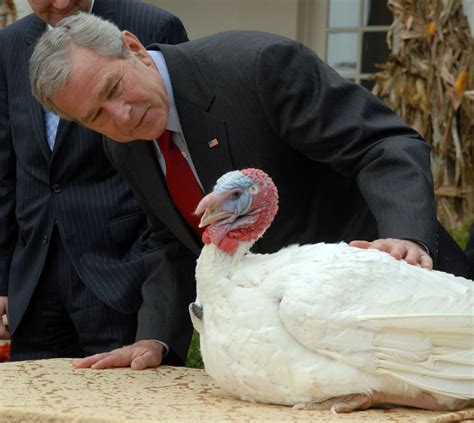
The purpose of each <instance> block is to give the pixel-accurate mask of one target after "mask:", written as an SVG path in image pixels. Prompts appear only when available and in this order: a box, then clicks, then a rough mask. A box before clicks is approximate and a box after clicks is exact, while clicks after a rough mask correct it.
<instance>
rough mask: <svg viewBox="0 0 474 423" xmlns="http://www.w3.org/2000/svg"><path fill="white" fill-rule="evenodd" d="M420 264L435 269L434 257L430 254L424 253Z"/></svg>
mask: <svg viewBox="0 0 474 423" xmlns="http://www.w3.org/2000/svg"><path fill="white" fill-rule="evenodd" d="M420 264H421V267H423V268H425V269H429V270H432V269H433V259H432V258H431V257H430V256H429V255H428V254H422V256H421V259H420Z"/></svg>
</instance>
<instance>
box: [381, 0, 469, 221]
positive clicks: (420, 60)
mask: <svg viewBox="0 0 474 423" xmlns="http://www.w3.org/2000/svg"><path fill="white" fill-rule="evenodd" d="M387 4H388V7H389V9H390V10H391V11H392V13H393V15H394V22H393V24H392V26H391V28H390V30H389V33H388V34H387V42H388V44H389V46H390V47H392V41H393V44H394V49H393V51H394V52H393V54H391V55H390V57H389V59H388V61H387V63H385V64H383V65H380V66H379V67H380V69H381V71H380V72H377V73H376V74H375V75H374V79H375V86H374V88H373V92H374V93H375V94H376V95H379V96H381V97H382V98H383V99H384V100H385V101H386V103H387V104H388V105H389V106H390V107H391V108H392V109H393V110H395V111H396V112H397V113H398V114H399V115H400V116H401V117H402V119H404V120H405V121H406V122H407V123H408V124H410V125H411V126H412V127H413V128H414V129H416V130H417V131H418V132H420V134H421V135H422V136H423V137H424V138H425V139H426V140H427V141H428V142H429V143H430V144H431V146H432V157H431V159H432V163H431V165H432V173H433V179H434V185H435V195H436V199H437V211H438V217H439V218H440V220H441V221H442V223H444V224H445V225H446V226H447V227H449V228H450V227H453V226H455V225H457V224H458V223H460V222H462V221H463V220H465V219H469V218H471V217H472V216H473V215H474V41H473V38H472V35H471V30H470V28H469V24H468V21H467V19H466V16H465V14H464V11H463V8H462V2H461V0H389V1H388V3H387Z"/></svg>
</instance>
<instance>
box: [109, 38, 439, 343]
mask: <svg viewBox="0 0 474 423" xmlns="http://www.w3.org/2000/svg"><path fill="white" fill-rule="evenodd" d="M151 48H159V49H160V50H161V52H162V53H163V55H164V57H165V60H166V64H167V66H168V69H169V73H170V76H171V82H172V85H173V91H174V96H175V101H176V106H177V110H178V114H179V117H180V121H181V125H182V128H183V132H184V135H185V138H186V141H187V144H188V147H189V150H190V153H191V156H192V160H193V163H194V165H195V167H196V170H197V173H198V175H199V178H200V180H201V182H202V184H203V186H204V189H205V191H210V190H211V189H212V187H213V185H214V183H215V181H216V179H217V178H218V177H220V176H221V175H222V174H223V173H225V172H227V171H229V170H233V169H243V168H247V167H256V168H261V169H263V170H265V171H266V172H267V173H268V174H269V175H271V177H272V178H273V179H274V181H275V183H276V186H277V187H278V189H279V194H280V202H279V205H280V207H279V212H278V214H277V216H276V219H275V221H274V224H273V225H272V227H271V228H270V229H269V230H268V231H267V232H266V233H265V235H264V236H263V238H262V239H261V240H260V241H259V242H258V243H257V245H256V246H255V248H254V249H255V250H257V251H259V252H274V251H276V250H278V249H280V248H281V247H283V246H287V245H289V244H292V243H301V244H304V243H314V242H319V241H326V242H337V241H342V240H343V241H351V240H354V239H367V240H373V239H376V238H378V237H383V238H388V237H392V238H405V239H413V240H418V241H421V242H423V243H424V244H425V245H427V246H429V248H430V249H431V251H433V252H435V256H436V255H437V251H438V241H437V221H436V217H435V204H434V198H433V185H432V179H431V174H430V165H429V160H430V148H429V146H428V145H427V144H426V143H425V142H424V141H423V140H422V139H421V138H420V136H419V135H418V133H416V132H415V131H413V130H412V129H410V128H409V127H407V126H406V125H405V124H404V123H403V122H402V121H401V120H400V119H399V118H398V117H397V116H396V115H395V114H394V113H393V112H392V111H390V110H389V109H388V108H387V107H386V106H385V105H384V104H383V103H382V102H381V101H379V100H378V99H377V98H376V97H374V96H373V95H372V94H370V93H369V92H368V91H366V90H365V89H364V88H362V87H360V86H359V85H356V84H354V83H351V82H348V81H346V80H344V79H342V78H341V77H340V76H339V75H338V74H337V73H336V72H335V71H333V70H332V69H330V68H329V67H328V66H327V65H325V64H324V63H323V62H321V61H320V60H319V59H318V58H317V57H316V55H315V54H314V53H313V52H312V51H311V50H310V49H308V48H306V47H304V46H302V45H300V44H298V43H295V42H293V41H290V40H288V39H285V38H282V37H279V36H276V35H272V34H265V33H259V32H235V31H232V32H225V33H222V34H217V35H213V36H210V37H207V38H203V39H200V40H196V41H191V42H189V43H184V44H181V45H179V46H164V45H160V46H158V47H156V46H155V47H153V46H152V47H151ZM213 138H217V139H218V141H219V144H218V145H217V146H215V147H213V148H210V146H209V144H208V142H209V141H210V140H212V139H213ZM106 143H107V149H108V151H109V152H110V155H111V157H112V158H113V161H114V163H115V165H116V166H117V168H118V169H119V170H120V171H121V172H122V173H123V175H124V176H125V178H126V179H127V180H128V182H129V184H130V186H131V187H132V189H133V191H134V193H135V195H136V197H137V199H138V201H139V203H140V204H141V205H142V207H143V209H144V210H145V212H146V214H147V215H148V218H149V221H150V222H151V227H152V230H153V235H152V242H153V245H154V249H153V250H152V251H149V252H147V254H146V258H145V262H146V265H147V266H148V272H149V274H150V277H149V279H147V281H146V282H145V284H144V287H143V292H144V305H143V307H142V309H141V310H140V313H139V333H141V336H143V337H158V338H159V339H163V340H166V341H167V342H168V343H169V344H170V345H171V346H172V347H173V348H177V349H178V350H179V349H180V343H182V333H183V332H182V330H183V328H185V327H187V325H189V320H188V317H187V308H186V307H187V302H189V301H190V300H191V299H192V298H191V296H192V293H191V291H192V284H193V283H194V282H193V275H194V264H195V259H196V258H197V257H198V255H199V252H200V249H201V246H202V244H201V242H200V240H199V239H198V238H197V237H196V235H195V234H194V233H193V232H191V231H190V230H189V228H188V227H187V226H186V225H185V223H184V222H183V220H182V218H181V217H180V215H179V214H178V212H177V211H176V209H175V207H174V206H173V203H172V201H171V198H170V196H169V194H168V192H167V189H166V185H165V181H164V177H163V175H162V172H161V170H160V168H159V166H158V163H157V159H156V154H155V151H154V147H153V145H152V143H151V142H149V141H134V142H131V143H128V144H119V143H115V142H113V141H107V142H106ZM347 283H348V284H349V283H350V281H347ZM164 288H166V289H164ZM186 292H188V294H186Z"/></svg>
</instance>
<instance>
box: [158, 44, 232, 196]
mask: <svg viewBox="0 0 474 423" xmlns="http://www.w3.org/2000/svg"><path fill="white" fill-rule="evenodd" d="M159 49H160V50H161V52H162V53H163V55H164V57H165V61H166V65H167V67H168V71H169V74H170V78H171V84H172V86H173V93H174V97H175V102H176V108H177V110H178V115H179V120H180V122H181V127H182V129H183V133H184V137H185V139H186V143H187V145H188V148H189V151H190V153H191V158H192V161H193V164H194V166H195V168H196V172H197V174H198V176H199V179H200V181H201V183H202V185H203V188H204V191H205V192H206V193H207V192H210V191H211V190H212V188H213V187H214V184H215V183H216V180H217V179H218V178H219V177H220V176H222V175H223V174H224V173H226V172H228V171H229V170H233V169H234V168H235V167H234V165H233V163H232V158H231V155H230V149H229V145H228V140H227V135H226V134H227V130H226V124H225V121H224V120H222V119H221V118H220V117H218V116H216V115H215V114H214V113H212V112H211V107H212V105H213V103H214V102H215V94H214V92H213V91H212V90H211V89H210V87H209V86H208V85H207V84H206V83H205V82H204V80H203V78H202V77H201V73H200V70H199V68H197V66H196V64H195V62H194V60H193V59H191V58H190V57H189V56H188V55H187V53H186V52H185V51H184V50H183V49H181V48H180V47H179V46H168V45H160V46H159ZM212 140H217V143H215V142H214V143H212V142H211V141H212Z"/></svg>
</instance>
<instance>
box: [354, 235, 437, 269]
mask: <svg viewBox="0 0 474 423" xmlns="http://www.w3.org/2000/svg"><path fill="white" fill-rule="evenodd" d="M349 245H350V246H351V247H357V248H363V249H368V248H373V249H376V250H380V251H384V252H386V253H388V254H390V255H391V256H392V257H395V258H396V259H397V260H401V259H403V260H405V261H406V262H407V263H409V264H419V265H420V266H421V267H424V268H425V269H432V268H433V260H432V259H431V257H430V256H429V254H428V253H427V252H426V250H425V249H424V248H423V247H422V246H421V245H419V244H417V243H416V242H413V241H408V240H404V239H392V238H387V239H376V240H375V241H372V242H368V241H352V242H351V243H349Z"/></svg>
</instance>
